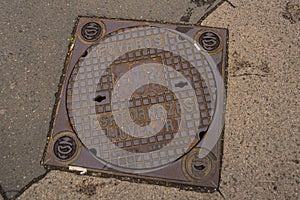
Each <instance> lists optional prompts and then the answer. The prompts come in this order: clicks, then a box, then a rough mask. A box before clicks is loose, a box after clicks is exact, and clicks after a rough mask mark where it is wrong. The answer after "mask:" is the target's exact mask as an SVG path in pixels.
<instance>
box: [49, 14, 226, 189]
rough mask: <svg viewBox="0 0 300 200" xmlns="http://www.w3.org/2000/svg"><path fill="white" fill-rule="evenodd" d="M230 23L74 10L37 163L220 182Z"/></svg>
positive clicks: (191, 182)
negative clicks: (80, 14) (85, 14)
mask: <svg viewBox="0 0 300 200" xmlns="http://www.w3.org/2000/svg"><path fill="white" fill-rule="evenodd" d="M226 40H227V31H226V30H224V29H216V28H208V27H201V26H186V25H174V24H159V23H150V22H140V21H125V20H124V21H120V20H109V19H100V18H80V19H79V21H78V23H77V27H76V30H75V34H74V36H73V37H72V41H71V45H70V52H69V54H68V57H67V60H66V66H65V74H64V76H63V77H64V80H63V81H62V86H61V90H60V95H59V97H58V99H57V102H56V107H55V112H54V113H55V114H54V116H53V122H52V126H51V129H50V135H49V141H48V145H47V147H46V151H45V155H44V159H43V163H44V164H45V165H46V166H53V167H54V166H56V167H68V168H70V169H81V170H82V169H86V170H88V171H99V172H106V173H109V174H116V175H121V176H129V177H132V178H143V179H146V180H151V181H153V180H154V181H165V182H168V183H169V182H170V183H176V184H181V185H194V186H203V187H210V188H217V187H218V184H219V167H220V160H221V139H222V138H221V136H222V131H223V122H224V102H225V100H224V99H225V97H224V95H225V89H224V86H223V82H224V73H225V63H226V62H225V58H226Z"/></svg>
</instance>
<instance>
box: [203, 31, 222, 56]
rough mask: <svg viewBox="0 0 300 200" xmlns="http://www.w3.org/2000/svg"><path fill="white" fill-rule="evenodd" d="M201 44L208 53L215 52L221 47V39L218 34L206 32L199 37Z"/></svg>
mask: <svg viewBox="0 0 300 200" xmlns="http://www.w3.org/2000/svg"><path fill="white" fill-rule="evenodd" d="M199 44H200V45H201V47H202V48H203V49H204V50H205V51H207V52H213V51H215V50H217V49H218V48H219V47H220V38H219V36H218V35H217V34H216V33H213V32H204V33H202V34H201V35H200V37H199Z"/></svg>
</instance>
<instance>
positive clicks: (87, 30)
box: [81, 22, 102, 42]
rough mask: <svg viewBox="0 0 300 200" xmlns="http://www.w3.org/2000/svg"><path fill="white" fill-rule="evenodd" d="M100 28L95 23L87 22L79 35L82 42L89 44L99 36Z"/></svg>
mask: <svg viewBox="0 0 300 200" xmlns="http://www.w3.org/2000/svg"><path fill="white" fill-rule="evenodd" d="M101 32H102V28H101V26H100V25H99V24H98V23H96V22H89V23H87V24H85V25H84V26H83V27H82V29H81V35H82V37H83V39H84V40H86V41H88V42H91V41H94V40H96V39H98V37H99V36H100V35H101Z"/></svg>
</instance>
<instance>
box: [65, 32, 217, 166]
mask: <svg viewBox="0 0 300 200" xmlns="http://www.w3.org/2000/svg"><path fill="white" fill-rule="evenodd" d="M131 41H135V42H133V43H132V42H131ZM140 41H142V42H140ZM119 42H122V43H121V44H124V45H123V46H122V47H121V46H120V45H118V44H119ZM121 48H124V50H120V49H121ZM131 49H132V50H131ZM130 50H131V51H130ZM116 51H119V52H118V53H116ZM128 51H129V52H128ZM182 55H184V56H182ZM143 63H161V64H163V65H166V66H170V67H172V68H173V69H174V70H176V71H178V72H180V73H181V74H183V75H184V76H185V78H186V79H187V80H188V81H189V83H190V84H191V85H192V87H193V89H194V91H195V92H196V95H197V100H198V103H199V108H200V116H201V118H200V124H199V128H198V132H180V133H178V132H177V130H178V123H179V121H180V107H179V106H178V101H177V99H176V97H175V96H174V94H173V93H172V91H170V90H169V89H168V88H165V87H163V86H159V85H155V84H148V85H145V86H143V87H141V88H139V89H138V90H137V91H136V92H135V93H134V94H133V95H132V99H131V100H130V101H129V105H128V106H129V108H130V111H131V112H132V115H131V117H132V118H133V120H134V121H135V123H137V124H138V125H140V126H143V125H145V124H147V123H149V121H150V118H151V116H150V114H149V112H150V111H149V110H150V109H151V106H152V105H155V104H160V105H162V106H163V107H164V108H165V110H166V111H167V112H168V113H166V114H167V116H168V117H167V123H166V124H165V126H164V128H163V129H162V130H161V131H160V132H159V133H157V134H155V135H153V136H151V137H147V138H135V137H132V136H131V135H128V134H127V133H126V132H125V131H122V130H120V129H119V128H118V127H117V126H116V124H115V123H114V119H113V116H112V115H111V112H112V111H113V110H114V109H120V108H122V106H125V103H126V102H118V103H114V104H112V103H111V93H112V90H113V87H114V84H115V83H116V81H117V80H118V78H119V77H120V76H122V74H124V73H126V72H127V71H128V70H130V69H132V68H134V67H135V66H138V65H141V64H143ZM195 66H196V67H197V68H196V67H195ZM200 73H201V74H200ZM167 74H168V76H166V77H163V78H165V79H166V80H170V81H171V80H172V79H176V77H175V75H174V74H173V75H172V73H167ZM137 78H138V77H137ZM180 84H182V85H183V86H184V84H186V83H184V82H183V83H180V82H178V87H181V85H180ZM215 87H216V86H215V82H214V76H213V74H212V71H211V69H210V66H209V64H208V62H207V61H206V59H205V57H204V56H203V55H201V54H199V51H198V50H197V49H196V48H195V47H194V46H193V44H192V43H190V42H187V41H186V40H185V39H184V38H182V37H181V35H180V34H177V35H176V34H174V33H173V32H168V33H167V32H166V31H165V30H164V29H159V28H153V27H137V28H127V29H123V30H122V29H121V30H119V31H117V32H114V33H111V34H110V36H109V37H108V36H107V38H106V40H105V41H104V42H103V43H100V44H98V45H96V46H92V47H91V48H90V49H88V51H87V54H86V55H85V56H84V57H82V58H81V59H80V60H79V62H78V64H77V65H76V66H75V68H74V70H73V73H72V75H71V78H70V80H69V84H68V90H67V95H68V96H67V108H68V113H69V117H70V121H71V124H72V126H73V128H74V130H75V131H76V132H77V133H78V136H79V138H80V140H81V141H82V142H83V144H84V145H85V146H86V147H87V148H89V149H90V150H91V152H93V153H94V154H95V156H97V157H99V158H105V160H108V161H109V162H110V164H112V165H118V166H122V167H126V168H155V167H158V166H161V165H164V164H167V163H169V162H172V161H174V160H175V158H178V157H180V156H182V155H183V154H184V153H185V152H187V151H188V150H189V148H190V146H188V148H187V147H186V144H188V143H190V144H192V143H193V142H195V141H197V140H198V139H199V138H198V135H197V134H199V132H201V131H206V130H207V128H208V126H209V123H210V120H211V118H212V116H213V112H214V103H215V98H216V97H215V95H216V94H215V93H214V92H215V90H214V88H215ZM189 92H191V91H188V90H187V92H186V97H181V98H189ZM99 96H100V97H103V98H105V99H103V100H102V101H101V102H97V101H95V99H96V98H97V97H99ZM171 107H172V109H171ZM171 112H172V114H171ZM134 118H135V119H134ZM186 120H187V126H188V124H189V123H194V121H193V120H194V118H193V116H190V119H186ZM99 124H100V126H99ZM99 129H101V131H99ZM127 131H130V130H127ZM175 134H179V138H180V139H178V141H176V139H175V141H173V146H169V147H168V148H167V149H165V150H163V151H159V150H161V149H162V147H163V146H165V145H166V144H168V143H169V142H170V141H171V140H174V135H175ZM182 139H186V140H187V142H186V143H184V142H183V143H182ZM112 143H113V144H112ZM119 149H123V150H125V151H129V152H134V153H140V154H138V155H137V156H127V155H126V156H124V155H122V154H119V153H118V151H119ZM149 152H151V154H149ZM142 153H145V154H142Z"/></svg>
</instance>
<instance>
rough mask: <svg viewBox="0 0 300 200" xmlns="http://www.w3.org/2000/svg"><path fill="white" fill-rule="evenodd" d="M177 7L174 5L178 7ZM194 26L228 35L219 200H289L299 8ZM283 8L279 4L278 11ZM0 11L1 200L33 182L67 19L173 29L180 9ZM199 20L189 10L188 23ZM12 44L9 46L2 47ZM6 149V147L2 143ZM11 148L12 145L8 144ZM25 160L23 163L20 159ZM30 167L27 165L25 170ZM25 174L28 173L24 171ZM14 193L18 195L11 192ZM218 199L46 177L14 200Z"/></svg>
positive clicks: (8, 6)
mask: <svg viewBox="0 0 300 200" xmlns="http://www.w3.org/2000/svg"><path fill="white" fill-rule="evenodd" d="M179 2H180V3H179ZM231 2H232V3H233V4H234V5H235V6H236V7H235V8H233V7H232V6H230V5H229V4H227V3H224V4H223V5H222V6H220V7H219V8H218V9H217V10H216V11H215V12H213V13H212V14H211V15H210V16H209V17H208V18H207V19H206V20H205V21H204V22H203V23H202V25H207V26H215V27H223V28H228V29H229V33H230V39H229V78H228V93H227V95H228V99H227V113H226V125H225V126H226V129H225V142H224V157H223V166H222V176H221V178H222V182H221V186H220V190H221V192H222V193H223V194H224V196H225V198H226V199H297V196H298V193H299V139H298V138H299V132H300V127H299V116H300V108H299V99H300V98H299V94H300V93H299V89H300V88H299V78H298V77H299V69H300V68H299V66H300V62H299V36H300V35H299V33H300V22H299V8H300V5H299V3H298V2H297V1H296V0H291V1H284V0H281V1H274V0H271V1H267V2H262V1H256V0H255V1H246V0H241V1H231ZM288 2H289V3H288ZM3 4H4V6H2V8H1V12H0V13H1V14H0V15H1V17H2V19H3V20H1V26H2V27H6V28H5V29H2V30H1V31H0V34H1V39H2V46H3V47H5V48H3V49H1V55H2V56H1V57H2V59H1V75H2V77H1V99H2V102H3V103H2V104H1V120H2V121H3V123H2V124H1V130H2V134H3V136H2V137H1V139H0V142H1V152H2V153H1V156H2V155H3V158H2V160H3V162H1V163H5V165H4V164H1V165H0V166H1V171H2V172H5V173H1V174H2V175H1V179H0V180H1V182H0V184H1V185H2V187H3V188H4V190H6V191H7V194H6V195H8V196H12V195H14V194H16V193H17V192H16V191H17V190H19V189H20V188H21V187H23V186H24V185H25V184H26V183H28V182H29V181H30V180H32V179H33V178H34V177H36V176H38V175H40V174H43V173H44V170H43V168H42V167H39V166H38V164H37V161H38V160H39V158H40V157H41V153H42V151H43V148H44V142H43V141H45V139H46V138H45V135H46V133H47V130H48V122H49V118H50V114H51V109H52V105H53V102H54V96H53V94H54V93H55V92H56V90H57V89H56V85H57V83H58V82H59V76H60V74H61V69H62V68H63V60H64V58H65V54H66V52H67V45H68V38H69V36H70V32H71V30H72V26H73V20H74V19H75V18H76V17H77V15H96V16H106V17H122V18H130V19H148V20H153V19H155V20H164V21H169V22H180V19H182V16H184V15H186V9H188V8H190V7H192V6H194V5H193V4H192V3H190V1H178V2H176V1H175V2H174V1H173V2H169V1H159V3H158V2H149V1H145V2H141V1H133V0H131V1H120V2H119V1H114V2H112V1H107V2H105V1H103V2H97V1H82V3H80V5H73V4H72V3H71V2H68V1H59V2H56V3H50V2H49V3H47V2H43V3H41V2H39V1H36V2H35V1H30V2H25V1H12V2H4V3H3ZM198 19H199V15H197V9H196V8H195V10H193V13H192V15H191V17H190V23H195V22H197V21H198ZM12 41H13V42H12ZM7 141H9V142H7ZM10 141H13V142H10ZM28 154H30V155H31V156H30V158H32V159H28V158H29V157H28V156H27V155H28ZM30 162H31V164H30ZM28 166H33V167H28ZM18 185H19V187H18ZM87 197H90V198H92V199H133V198H140V199H163V198H164V199H222V198H221V196H220V195H219V194H218V193H214V194H201V193H196V192H190V191H180V190H178V189H176V188H170V187H163V186H156V185H148V184H135V183H129V182H127V181H119V180H116V179H108V178H96V177H87V176H79V175H75V174H71V173H66V172H59V171H52V172H50V173H48V174H47V175H46V177H45V178H43V179H42V180H40V181H39V182H37V183H34V184H33V185H32V186H31V187H29V188H28V189H27V190H26V191H25V192H24V193H23V194H22V195H21V196H20V197H19V198H20V199H48V198H53V199H71V198H72V199H73V198H75V199H80V198H81V199H85V198H87Z"/></svg>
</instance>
